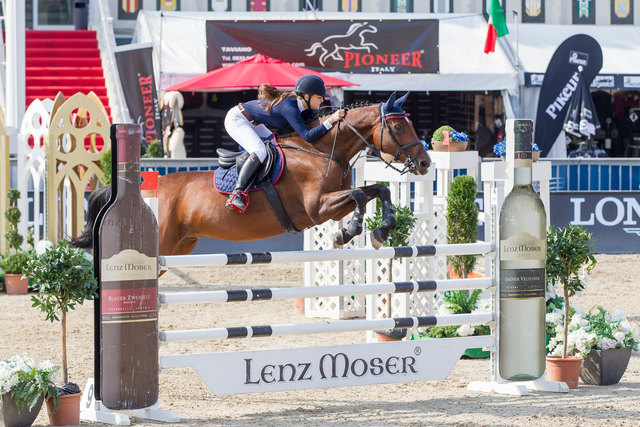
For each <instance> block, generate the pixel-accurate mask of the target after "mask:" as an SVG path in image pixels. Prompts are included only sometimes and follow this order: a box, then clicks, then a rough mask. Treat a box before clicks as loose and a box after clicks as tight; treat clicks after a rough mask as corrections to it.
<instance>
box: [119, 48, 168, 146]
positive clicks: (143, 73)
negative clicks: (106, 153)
mask: <svg viewBox="0 0 640 427" xmlns="http://www.w3.org/2000/svg"><path fill="white" fill-rule="evenodd" d="M115 56H116V63H117V64H118V72H119V73H120V82H121V83H122V91H123V92H124V96H125V100H126V102H127V108H129V114H130V115H131V119H132V120H133V122H134V123H138V124H140V125H142V131H143V133H144V139H145V141H146V142H147V144H149V143H151V142H153V141H155V140H159V141H161V140H162V130H161V126H162V123H161V120H160V108H159V106H158V93H157V91H156V83H155V78H154V75H153V58H152V48H151V45H150V44H149V45H128V46H125V47H118V48H116V53H115Z"/></svg>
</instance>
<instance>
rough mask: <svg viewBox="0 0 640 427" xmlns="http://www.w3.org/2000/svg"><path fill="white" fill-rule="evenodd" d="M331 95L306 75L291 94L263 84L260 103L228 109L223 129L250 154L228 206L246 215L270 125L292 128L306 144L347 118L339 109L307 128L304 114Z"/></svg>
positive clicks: (243, 104) (251, 102) (263, 157)
mask: <svg viewBox="0 0 640 427" xmlns="http://www.w3.org/2000/svg"><path fill="white" fill-rule="evenodd" d="M328 96H329V95H327V93H326V88H325V85H324V81H323V80H322V78H320V77H319V76H317V75H314V74H307V75H304V76H302V77H300V78H299V79H298V81H297V82H296V86H295V89H294V90H293V91H289V92H282V91H279V90H277V89H276V88H274V87H271V86H269V85H267V84H262V85H261V86H260V88H259V89H258V99H257V100H254V101H249V102H245V103H240V104H238V105H237V106H235V107H233V108H232V109H231V110H229V112H228V113H227V116H226V117H225V119H224V127H225V129H226V131H227V133H228V134H229V136H231V138H233V139H234V140H235V141H236V142H237V143H238V144H240V145H241V146H242V147H243V148H244V149H245V150H247V151H248V152H249V153H251V154H250V155H249V158H248V159H247V160H246V161H245V162H244V164H243V165H242V169H240V170H239V171H238V180H237V181H236V185H235V188H234V190H233V192H232V193H231V194H230V195H229V199H228V200H227V203H226V204H225V206H227V207H228V208H230V209H234V210H236V211H238V212H240V213H244V211H245V210H246V208H247V206H248V205H249V197H248V195H247V190H248V189H249V186H250V185H251V182H252V180H253V176H254V175H255V173H256V172H257V171H258V169H259V168H260V165H261V164H262V162H263V161H264V159H265V158H266V157H267V149H266V147H265V143H264V142H263V141H262V139H261V138H268V137H269V136H271V134H272V133H271V131H270V130H269V129H268V128H267V126H269V127H272V128H276V129H283V128H286V127H287V125H290V126H291V127H292V128H293V129H294V130H295V131H296V132H297V133H298V135H300V136H301V137H302V138H304V140H305V141H307V142H314V141H316V140H318V139H319V138H320V137H321V136H322V135H324V134H325V133H326V132H327V131H328V130H329V129H331V127H332V126H333V125H334V124H335V123H336V122H338V121H339V120H341V119H342V118H344V115H345V111H344V110H342V109H340V110H337V111H336V112H334V113H333V114H332V115H331V116H329V118H327V119H326V120H325V121H324V122H322V123H320V124H319V125H318V126H316V127H314V128H312V129H309V128H307V125H306V124H305V123H304V121H303V119H302V116H301V114H302V112H303V111H305V110H308V109H313V110H317V109H318V108H319V107H320V104H321V103H322V101H323V100H324V98H326V97H328Z"/></svg>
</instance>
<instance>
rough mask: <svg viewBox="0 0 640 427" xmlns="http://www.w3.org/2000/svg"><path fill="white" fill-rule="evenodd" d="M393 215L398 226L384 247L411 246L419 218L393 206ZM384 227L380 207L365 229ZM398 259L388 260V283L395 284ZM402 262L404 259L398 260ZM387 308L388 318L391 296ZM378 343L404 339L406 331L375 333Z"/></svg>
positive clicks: (403, 207) (388, 297)
mask: <svg viewBox="0 0 640 427" xmlns="http://www.w3.org/2000/svg"><path fill="white" fill-rule="evenodd" d="M393 214H394V215H395V217H396V226H395V227H394V228H393V229H392V230H391V232H390V233H389V238H388V239H387V240H386V241H385V242H384V243H383V244H382V245H383V246H390V247H396V246H407V245H408V244H409V236H411V233H412V231H413V228H414V227H415V225H416V220H417V218H416V217H415V216H414V215H413V211H412V210H411V208H410V207H409V206H398V205H393ZM381 226H382V206H378V208H377V209H376V211H375V213H374V214H373V216H372V217H370V218H366V219H365V227H366V229H367V231H369V232H371V231H373V230H375V229H376V228H379V227H381ZM394 259H396V258H389V259H388V260H387V281H388V282H393V262H394ZM398 261H399V262H402V259H398ZM387 301H389V304H387V307H388V308H389V312H388V313H387V318H389V317H391V304H390V302H391V295H387ZM375 332H376V334H377V336H378V341H390V340H391V341H397V340H401V339H403V338H404V337H405V336H406V335H407V330H406V329H404V328H403V329H385V330H378V331H375Z"/></svg>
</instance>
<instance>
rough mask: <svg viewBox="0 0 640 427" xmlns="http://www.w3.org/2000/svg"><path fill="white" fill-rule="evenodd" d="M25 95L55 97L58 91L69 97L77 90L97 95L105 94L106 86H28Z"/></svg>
mask: <svg viewBox="0 0 640 427" xmlns="http://www.w3.org/2000/svg"><path fill="white" fill-rule="evenodd" d="M26 92H27V93H26V95H27V96H45V97H55V96H56V95H57V94H58V92H62V93H63V94H64V95H65V97H67V98H69V97H71V96H72V95H74V94H75V93H77V92H82V93H89V92H94V93H95V94H96V95H98V96H107V88H105V87H104V86H103V87H99V86H97V87H87V86H84V87H74V86H57V87H48V86H29V87H27V90H26Z"/></svg>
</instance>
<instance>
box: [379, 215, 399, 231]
mask: <svg viewBox="0 0 640 427" xmlns="http://www.w3.org/2000/svg"><path fill="white" fill-rule="evenodd" d="M395 226H396V217H395V216H392V217H390V218H385V219H383V220H382V228H386V229H387V230H391V229H392V228H394V227H395Z"/></svg>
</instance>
